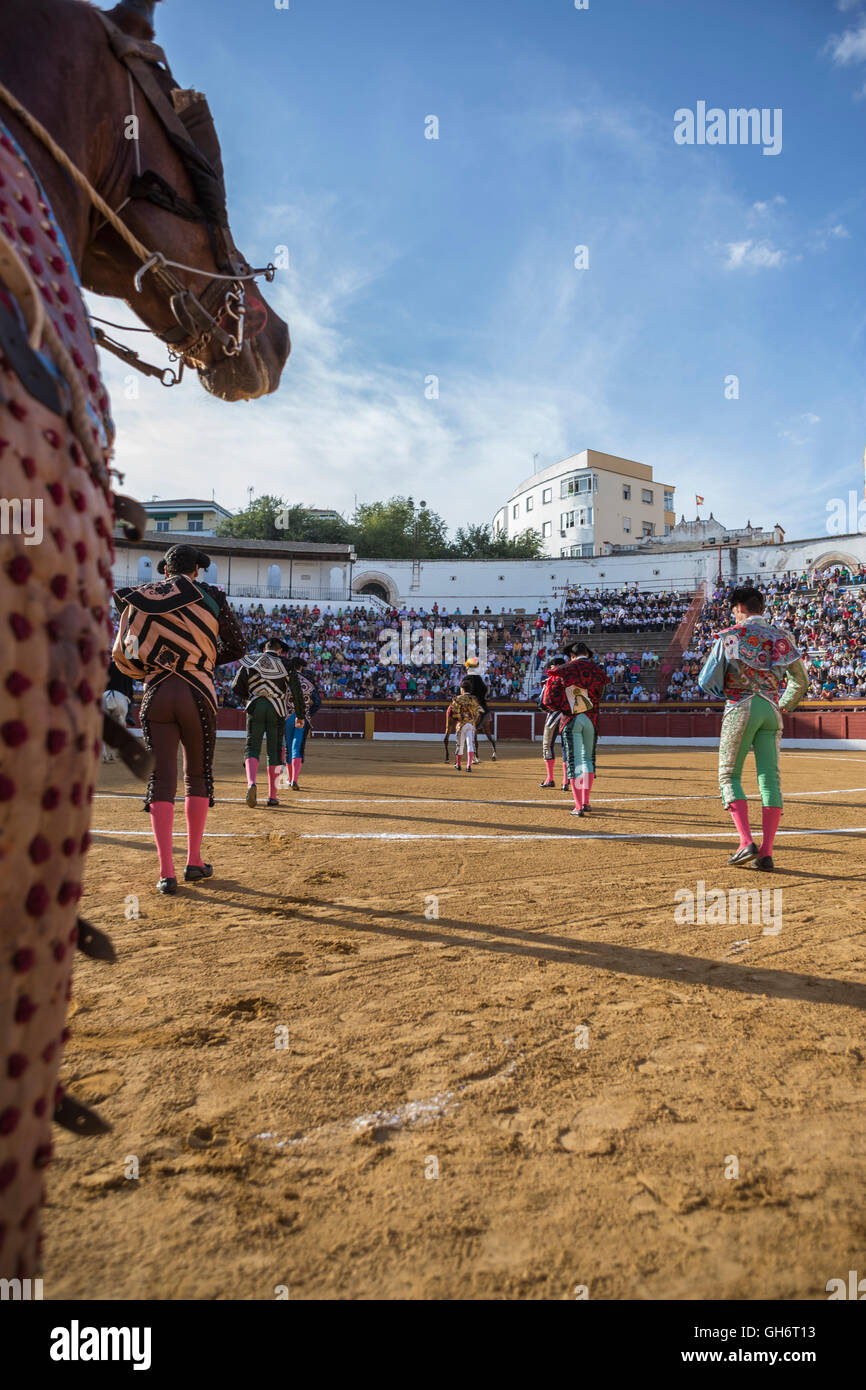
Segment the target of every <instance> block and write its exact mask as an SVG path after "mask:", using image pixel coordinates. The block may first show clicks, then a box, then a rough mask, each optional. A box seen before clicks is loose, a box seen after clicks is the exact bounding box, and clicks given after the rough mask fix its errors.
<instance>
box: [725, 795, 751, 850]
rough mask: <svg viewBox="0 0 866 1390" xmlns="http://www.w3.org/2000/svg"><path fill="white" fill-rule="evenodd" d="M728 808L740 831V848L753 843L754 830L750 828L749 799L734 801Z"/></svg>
mask: <svg viewBox="0 0 866 1390" xmlns="http://www.w3.org/2000/svg"><path fill="white" fill-rule="evenodd" d="M728 810H729V811H730V813H731V815H732V816H733V818H734V825H735V826H736V827H737V829H738V831H739V832H740V849H745V847H746V845H750V844H751V843H752V832H751V830H750V829H749V803H748V801H732V802H731V804H730V805H729V807H728Z"/></svg>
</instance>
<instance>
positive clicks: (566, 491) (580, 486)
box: [559, 473, 598, 497]
mask: <svg viewBox="0 0 866 1390" xmlns="http://www.w3.org/2000/svg"><path fill="white" fill-rule="evenodd" d="M593 491H595V492H597V491H598V478H596V476H595V474H594V473H592V474H591V473H581V474H578V475H576V476H575V477H573V478H563V479H562V481H561V483H560V485H559V495H560V497H574V496H576V495H577V494H579V493H581V492H593Z"/></svg>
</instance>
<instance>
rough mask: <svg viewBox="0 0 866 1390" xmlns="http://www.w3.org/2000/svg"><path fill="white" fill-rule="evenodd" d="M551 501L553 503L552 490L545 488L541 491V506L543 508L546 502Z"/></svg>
mask: <svg viewBox="0 0 866 1390" xmlns="http://www.w3.org/2000/svg"><path fill="white" fill-rule="evenodd" d="M552 501H553V488H552V487H546V488H545V489H544V490H543V492H542V494H541V505H542V506H544V504H545V503H546V502H552Z"/></svg>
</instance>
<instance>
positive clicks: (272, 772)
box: [268, 766, 280, 800]
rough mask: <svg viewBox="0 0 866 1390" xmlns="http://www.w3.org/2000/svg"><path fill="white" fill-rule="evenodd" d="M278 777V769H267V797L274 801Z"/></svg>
mask: <svg viewBox="0 0 866 1390" xmlns="http://www.w3.org/2000/svg"><path fill="white" fill-rule="evenodd" d="M279 775H280V768H279V766H277V767H270V766H269V767H268V796H269V797H271V798H273V800H276V797H277V778H278V777H279Z"/></svg>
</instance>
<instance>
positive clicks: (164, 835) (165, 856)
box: [150, 801, 175, 878]
mask: <svg viewBox="0 0 866 1390" xmlns="http://www.w3.org/2000/svg"><path fill="white" fill-rule="evenodd" d="M150 823H151V826H152V827H153V838H154V839H155V840H156V852H157V854H158V855H159V876H160V878H174V876H175V874H174V861H173V858H172V848H171V841H172V830H173V829H174V802H173V801H152V802H151V803H150Z"/></svg>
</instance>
